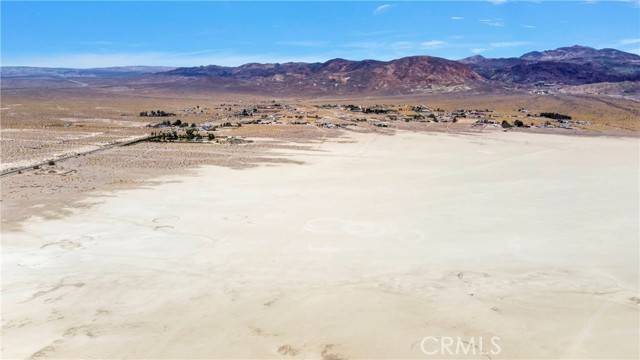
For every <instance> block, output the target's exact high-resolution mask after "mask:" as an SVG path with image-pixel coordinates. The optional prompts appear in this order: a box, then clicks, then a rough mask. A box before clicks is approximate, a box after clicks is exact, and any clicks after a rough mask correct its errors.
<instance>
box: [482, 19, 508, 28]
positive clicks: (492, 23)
mask: <svg viewBox="0 0 640 360" xmlns="http://www.w3.org/2000/svg"><path fill="white" fill-rule="evenodd" d="M478 21H480V23H482V24H484V25H487V26H494V27H503V26H504V22H502V19H480V20H478Z"/></svg>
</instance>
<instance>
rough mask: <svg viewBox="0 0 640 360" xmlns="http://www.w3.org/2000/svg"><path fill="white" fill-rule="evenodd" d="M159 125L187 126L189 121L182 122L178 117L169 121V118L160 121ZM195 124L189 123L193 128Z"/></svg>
mask: <svg viewBox="0 0 640 360" xmlns="http://www.w3.org/2000/svg"><path fill="white" fill-rule="evenodd" d="M160 125H165V126H177V127H188V126H189V123H188V122H182V120H180V119H176V120H175V121H174V122H171V121H169V120H165V121H163V122H161V123H160ZM196 126H197V125H196V123H191V127H192V128H194V127H196Z"/></svg>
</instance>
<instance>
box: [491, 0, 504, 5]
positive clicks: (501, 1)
mask: <svg viewBox="0 0 640 360" xmlns="http://www.w3.org/2000/svg"><path fill="white" fill-rule="evenodd" d="M487 1H488V2H490V3H492V4H493V5H500V4H504V3H506V2H507V0H487Z"/></svg>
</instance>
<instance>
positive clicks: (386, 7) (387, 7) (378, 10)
mask: <svg viewBox="0 0 640 360" xmlns="http://www.w3.org/2000/svg"><path fill="white" fill-rule="evenodd" d="M392 7H393V5H390V4H383V5H380V6H378V7H376V8H375V9H374V10H373V15H380V14H382V13H385V12H387V11H389V10H390V9H391V8H392Z"/></svg>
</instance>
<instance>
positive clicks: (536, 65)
mask: <svg viewBox="0 0 640 360" xmlns="http://www.w3.org/2000/svg"><path fill="white" fill-rule="evenodd" d="M460 62H461V63H463V64H466V65H468V66H470V67H471V68H472V69H473V70H474V71H476V72H477V73H478V74H480V75H482V76H483V77H484V78H485V79H487V80H494V81H498V82H505V83H517V84H534V83H539V82H544V83H552V84H562V85H581V84H592V83H599V82H621V81H640V56H638V55H635V54H630V53H626V52H624V51H620V50H616V49H600V50H597V49H593V48H590V47H586V46H578V45H576V46H571V47H563V48H558V49H555V50H547V51H542V52H540V51H534V52H530V53H527V54H524V55H522V56H521V57H519V58H503V59H489V58H485V57H483V56H478V55H476V56H472V57H468V58H465V59H462V60H460Z"/></svg>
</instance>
